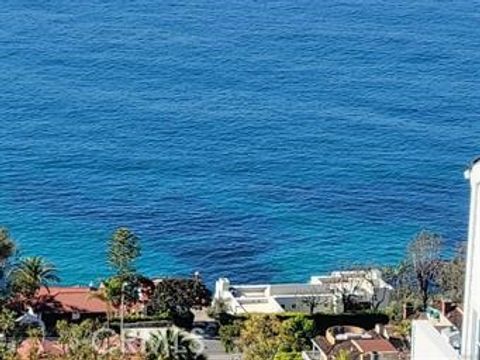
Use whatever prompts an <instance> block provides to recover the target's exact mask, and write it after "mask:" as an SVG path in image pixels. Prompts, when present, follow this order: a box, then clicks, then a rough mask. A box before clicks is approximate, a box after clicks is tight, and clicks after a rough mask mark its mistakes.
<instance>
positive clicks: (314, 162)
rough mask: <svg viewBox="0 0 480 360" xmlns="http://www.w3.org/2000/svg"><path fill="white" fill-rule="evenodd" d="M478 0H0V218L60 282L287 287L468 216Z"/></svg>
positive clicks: (478, 64) (477, 108)
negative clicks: (115, 245) (126, 270)
mask: <svg viewBox="0 0 480 360" xmlns="http://www.w3.org/2000/svg"><path fill="white" fill-rule="evenodd" d="M479 48H480V8H479V3H478V2H476V1H463V0H458V1H428V0H424V1H400V2H395V3H392V2H388V1H373V0H370V1H365V0H361V1H360V0H344V1H333V0H325V1H303V0H301V1H295V2H292V1H284V0H278V1H261V2H258V1H249V0H246V1H227V2H211V1H206V0H195V1H189V2H181V3H180V2H173V1H169V0H167V1H146V0H141V1H137V2H135V3H133V2H132V3H131V4H130V3H126V2H123V1H112V2H109V3H108V4H107V3H105V2H103V1H96V0H92V1H89V2H71V1H42V2H38V1H35V2H34V1H17V0H15V1H10V0H7V1H4V2H2V12H1V13H0V56H1V61H0V81H1V84H2V91H1V92H0V108H1V113H0V135H1V139H2V141H1V142H0V168H1V169H2V171H1V176H0V205H1V206H0V223H1V224H3V225H4V226H8V227H9V228H10V230H11V232H12V234H13V235H14V237H15V238H16V239H17V240H18V241H19V242H20V244H21V247H22V252H23V253H25V254H41V255H44V256H47V257H48V258H49V259H50V260H52V261H53V262H55V264H57V266H58V267H59V268H60V269H61V276H62V278H63V280H64V282H65V283H88V282H89V281H90V280H92V279H97V278H98V277H100V276H101V275H102V274H105V272H106V271H107V268H106V265H105V261H104V252H105V242H106V239H107V238H108V236H109V234H110V233H111V232H112V231H113V229H114V228H115V227H117V226H120V225H126V226H129V227H131V228H132V229H133V230H135V231H136V232H137V233H138V234H139V235H140V236H141V238H142V241H143V248H144V256H143V258H142V261H141V263H140V264H139V267H140V269H141V270H142V271H144V272H146V273H148V274H151V275H164V274H173V273H176V274H188V273H190V272H192V271H195V270H200V271H201V272H202V273H203V274H204V275H205V276H206V278H207V279H208V281H209V282H211V281H213V279H214V278H215V277H218V276H221V275H227V276H230V277H232V278H233V279H234V280H235V281H251V282H261V281H287V280H289V281H293V280H303V279H306V278H308V276H309V275H310V274H313V273H319V272H322V271H328V270H331V269H335V268H338V267H340V266H343V265H345V264H351V263H352V262H356V263H359V262H363V263H372V262H382V263H389V262H393V261H396V260H398V259H399V258H400V257H401V256H402V252H403V249H404V247H405V244H406V243H407V242H408V240H409V239H410V238H411V236H412V235H413V234H414V233H415V232H416V231H417V230H419V229H420V228H422V227H428V228H432V229H434V230H436V231H439V232H441V233H442V234H443V235H444V236H445V239H446V241H447V243H448V245H449V246H453V245H454V244H455V243H456V242H458V241H459V240H461V239H463V238H464V237H465V233H466V227H467V201H468V198H467V197H468V188H467V184H466V182H465V181H464V179H463V175H462V172H463V170H464V168H465V166H466V164H467V162H468V161H469V160H470V159H471V158H472V157H473V156H474V155H477V154H479V153H480V148H479V144H480V141H479V140H480V116H479V113H480V76H479V75H480V51H479Z"/></svg>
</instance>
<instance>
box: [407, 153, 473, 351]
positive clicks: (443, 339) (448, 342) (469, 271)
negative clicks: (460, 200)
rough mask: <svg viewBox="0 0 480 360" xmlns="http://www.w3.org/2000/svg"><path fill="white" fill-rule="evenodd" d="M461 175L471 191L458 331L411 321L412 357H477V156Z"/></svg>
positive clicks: (432, 323)
mask: <svg viewBox="0 0 480 360" xmlns="http://www.w3.org/2000/svg"><path fill="white" fill-rule="evenodd" d="M465 178H466V179H467V180H468V181H469V182H470V188H471V194H470V215H469V217H470V218H469V229H468V247H467V261H466V272H465V292H464V303H463V310H462V312H463V319H462V325H461V329H458V328H457V330H461V331H460V332H458V334H457V333H455V331H453V332H452V331H450V330H451V329H449V328H445V327H443V326H441V325H439V324H437V323H435V321H432V320H427V321H425V320H423V321H414V322H413V326H412V352H411V358H412V360H428V359H432V360H457V359H462V360H480V158H478V159H476V160H475V161H473V163H472V165H471V166H470V168H469V169H468V170H467V171H466V172H465ZM458 326H459V327H460V325H458ZM460 344H461V346H460ZM459 350H460V351H459Z"/></svg>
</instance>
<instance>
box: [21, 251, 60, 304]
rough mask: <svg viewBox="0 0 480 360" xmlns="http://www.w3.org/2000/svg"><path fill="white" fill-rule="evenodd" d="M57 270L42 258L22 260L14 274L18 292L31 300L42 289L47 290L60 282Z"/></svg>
mask: <svg viewBox="0 0 480 360" xmlns="http://www.w3.org/2000/svg"><path fill="white" fill-rule="evenodd" d="M59 281H60V278H59V277H58V276H57V269H56V268H55V266H54V265H52V264H50V263H48V262H47V261H45V259H43V258H42V257H40V256H34V257H28V258H25V259H22V260H21V261H20V263H19V264H18V266H17V267H16V269H15V271H14V273H13V282H14V286H15V288H16V290H17V291H18V292H19V293H20V294H22V295H23V296H25V297H26V298H31V297H33V296H34V295H35V293H36V292H37V291H38V290H40V288H41V287H45V288H46V289H47V290H48V288H49V286H50V285H51V284H52V283H56V282H59Z"/></svg>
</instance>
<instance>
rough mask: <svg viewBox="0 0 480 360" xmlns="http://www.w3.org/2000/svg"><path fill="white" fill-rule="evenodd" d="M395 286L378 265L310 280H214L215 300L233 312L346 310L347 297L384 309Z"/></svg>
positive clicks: (333, 273)
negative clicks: (245, 282)
mask: <svg viewBox="0 0 480 360" xmlns="http://www.w3.org/2000/svg"><path fill="white" fill-rule="evenodd" d="M391 291H392V287H391V286H390V285H389V284H387V283H386V282H385V281H383V279H382V275H381V272H380V271H379V270H376V269H372V270H365V271H363V270H360V271H336V272H332V273H331V274H329V275H326V276H312V277H311V279H310V281H309V282H308V283H298V284H267V285H233V284H231V283H230V280H229V279H227V278H220V279H218V280H217V282H216V284H215V295H214V299H213V302H214V305H215V303H220V302H221V303H222V305H223V306H225V307H226V310H227V312H229V313H230V314H245V313H281V312H285V311H294V312H297V311H298V312H331V313H341V312H343V311H344V303H345V298H346V297H349V298H350V299H354V300H355V302H356V303H357V304H362V303H365V304H367V303H373V305H374V307H376V308H378V309H381V308H383V307H385V306H386V305H388V303H389V301H390V295H391Z"/></svg>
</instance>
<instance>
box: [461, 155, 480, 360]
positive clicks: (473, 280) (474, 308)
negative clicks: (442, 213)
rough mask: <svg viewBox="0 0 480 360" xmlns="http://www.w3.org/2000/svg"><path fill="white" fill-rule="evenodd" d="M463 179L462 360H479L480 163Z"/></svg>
mask: <svg viewBox="0 0 480 360" xmlns="http://www.w3.org/2000/svg"><path fill="white" fill-rule="evenodd" d="M465 177H466V178H467V179H468V180H469V181H470V187H471V195H470V224H469V229H468V250H467V269H466V273H465V295H464V297H465V299H464V304H463V311H464V318H463V330H462V359H464V360H467V359H468V360H480V159H477V160H475V161H474V162H473V164H472V166H471V167H470V169H469V170H467V171H466V172H465Z"/></svg>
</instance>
